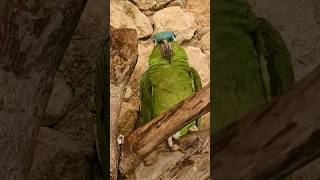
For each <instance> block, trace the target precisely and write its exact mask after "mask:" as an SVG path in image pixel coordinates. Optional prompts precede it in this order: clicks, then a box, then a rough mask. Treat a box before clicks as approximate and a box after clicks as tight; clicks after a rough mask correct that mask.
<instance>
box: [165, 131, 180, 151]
mask: <svg viewBox="0 0 320 180" xmlns="http://www.w3.org/2000/svg"><path fill="white" fill-rule="evenodd" d="M180 137H181V135H180V133H179V132H177V133H175V134H174V135H172V136H170V137H169V138H168V139H167V141H168V145H169V147H170V149H171V151H177V150H179V149H181V148H180V147H179V145H178V144H174V143H173V139H175V140H178V139H179V138H180Z"/></svg>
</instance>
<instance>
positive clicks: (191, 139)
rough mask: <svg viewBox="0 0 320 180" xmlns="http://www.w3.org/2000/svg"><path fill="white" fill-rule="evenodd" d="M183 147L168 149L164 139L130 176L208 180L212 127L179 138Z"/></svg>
mask: <svg viewBox="0 0 320 180" xmlns="http://www.w3.org/2000/svg"><path fill="white" fill-rule="evenodd" d="M175 143H177V144H178V145H179V147H180V149H179V150H178V151H173V152H170V151H169V147H168V145H167V142H166V141H165V142H163V143H162V144H161V145H159V146H158V148H157V149H156V150H154V151H152V153H151V154H149V155H148V156H147V157H146V158H145V159H144V160H143V162H142V163H140V164H139V165H138V167H137V168H136V169H135V170H134V173H133V174H132V175H130V176H129V177H128V178H127V180H139V179H148V180H153V179H175V180H194V179H198V180H207V179H209V178H210V166H209V163H210V130H209V129H208V130H205V131H198V132H192V133H189V134H188V135H187V136H185V137H182V138H181V139H179V140H178V141H177V142H175Z"/></svg>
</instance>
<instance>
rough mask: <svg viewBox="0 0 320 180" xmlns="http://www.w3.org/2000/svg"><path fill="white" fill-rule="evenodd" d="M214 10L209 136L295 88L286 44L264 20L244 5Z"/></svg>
mask: <svg viewBox="0 0 320 180" xmlns="http://www.w3.org/2000/svg"><path fill="white" fill-rule="evenodd" d="M214 9H215V15H214V19H213V22H214V27H215V28H214V35H215V36H214V38H215V43H214V45H215V46H214V47H215V49H214V56H215V59H214V61H215V63H211V64H212V66H211V71H212V72H213V73H214V79H213V81H212V88H211V93H212V94H214V97H213V101H214V102H213V106H212V107H211V108H212V112H213V118H212V121H211V123H212V125H213V129H211V133H215V132H216V131H219V130H220V129H222V128H224V127H226V126H228V125H230V124H231V123H232V122H234V121H235V120H237V119H238V118H239V117H240V116H242V115H244V114H245V113H248V112H250V111H253V110H255V109H256V108H258V107H259V106H262V105H264V104H266V103H267V102H269V101H270V99H271V98H272V97H274V96H278V95H281V94H282V93H284V92H285V91H286V90H288V89H289V88H290V87H291V86H292V85H293V84H294V74H293V68H292V63H291V59H290V54H289V51H288V49H287V47H286V44H285V42H284V41H283V39H282V37H281V35H280V34H279V32H278V31H277V30H276V29H275V28H274V27H273V26H272V25H271V24H270V23H269V22H268V21H267V20H265V19H263V18H258V17H256V15H255V14H254V13H253V12H252V11H251V9H250V7H249V5H248V2H247V0H228V1H225V0H216V3H215V7H214ZM287 178H288V179H290V177H289V176H288V177H287Z"/></svg>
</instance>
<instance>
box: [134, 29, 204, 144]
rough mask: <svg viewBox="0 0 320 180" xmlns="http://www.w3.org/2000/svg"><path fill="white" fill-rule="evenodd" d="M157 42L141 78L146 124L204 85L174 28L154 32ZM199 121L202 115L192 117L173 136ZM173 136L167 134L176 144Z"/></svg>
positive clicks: (194, 126) (185, 132)
mask: <svg viewBox="0 0 320 180" xmlns="http://www.w3.org/2000/svg"><path fill="white" fill-rule="evenodd" d="M154 43H155V46H154V48H153V50H152V53H151V55H150V56H149V67H148V69H147V70H146V71H145V72H144V73H143V75H142V77H141V80H140V111H141V124H146V123H147V122H149V121H151V120H152V119H153V118H155V117H157V116H158V115H160V114H161V113H163V112H165V111H167V110H168V109H169V108H171V107H173V106H174V105H176V104H177V103H179V102H180V101H182V100H183V99H185V98H186V97H188V96H191V95H192V94H194V93H195V92H197V91H198V90H200V89H201V88H202V84H201V79H200V76H199V74H198V72H197V71H196V70H195V69H194V68H192V67H190V66H189V64H188V57H187V54H186V52H185V50H184V49H183V48H182V47H181V45H180V44H179V43H178V42H176V41H175V35H174V33H173V32H170V31H165V32H159V33H157V34H155V35H154ZM199 123H200V119H195V120H193V121H192V122H191V123H190V124H188V125H187V126H185V127H184V128H182V129H181V130H179V131H178V132H176V133H175V134H174V135H173V136H172V137H173V138H174V139H178V138H179V137H181V136H184V135H186V134H187V133H188V131H198V130H199V129H198V127H199ZM172 137H169V138H168V144H169V146H170V147H172V145H173V143H172Z"/></svg>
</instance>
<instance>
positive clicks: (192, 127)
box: [189, 125, 199, 132]
mask: <svg viewBox="0 0 320 180" xmlns="http://www.w3.org/2000/svg"><path fill="white" fill-rule="evenodd" d="M189 131H190V132H197V131H199V128H198V127H197V126H196V125H193V126H191V127H190V128H189Z"/></svg>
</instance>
